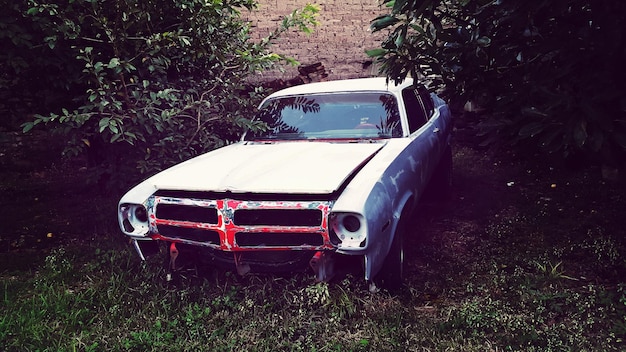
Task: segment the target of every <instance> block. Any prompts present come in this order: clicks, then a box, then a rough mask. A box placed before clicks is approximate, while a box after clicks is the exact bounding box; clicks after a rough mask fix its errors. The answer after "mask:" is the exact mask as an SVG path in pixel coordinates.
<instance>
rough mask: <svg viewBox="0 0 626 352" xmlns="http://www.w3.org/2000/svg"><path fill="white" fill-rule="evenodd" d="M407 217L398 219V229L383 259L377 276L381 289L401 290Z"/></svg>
mask: <svg viewBox="0 0 626 352" xmlns="http://www.w3.org/2000/svg"><path fill="white" fill-rule="evenodd" d="M406 220H407V217H406V216H404V214H403V216H402V217H401V218H400V222H399V223H398V227H397V229H396V232H395V234H394V236H393V241H392V242H391V248H389V253H387V257H386V258H385V262H384V263H383V267H382V269H381V270H380V273H379V274H378V277H379V280H378V281H379V283H380V285H381V287H383V288H385V289H387V290H389V291H397V290H399V289H401V288H402V284H403V282H404V234H405V232H406Z"/></svg>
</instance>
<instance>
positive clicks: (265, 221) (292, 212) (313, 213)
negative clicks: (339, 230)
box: [234, 209, 322, 226]
mask: <svg viewBox="0 0 626 352" xmlns="http://www.w3.org/2000/svg"><path fill="white" fill-rule="evenodd" d="M234 222H235V224H237V225H241V226H320V225H321V224H322V211H321V210H319V209H241V210H237V211H235V218H234Z"/></svg>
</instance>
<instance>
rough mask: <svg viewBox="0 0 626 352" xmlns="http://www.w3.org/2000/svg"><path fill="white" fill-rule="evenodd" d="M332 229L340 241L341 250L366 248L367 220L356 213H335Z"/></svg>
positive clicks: (331, 219) (332, 216)
mask: <svg viewBox="0 0 626 352" xmlns="http://www.w3.org/2000/svg"><path fill="white" fill-rule="evenodd" d="M330 222H331V229H332V231H333V233H334V235H335V236H336V237H337V239H339V242H340V244H339V246H340V247H341V248H349V247H352V248H362V247H365V240H366V238H367V228H366V223H365V219H364V218H363V216H362V215H361V214H356V213H338V214H336V213H333V214H331V218H330Z"/></svg>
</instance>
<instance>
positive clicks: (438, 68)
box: [368, 0, 626, 166]
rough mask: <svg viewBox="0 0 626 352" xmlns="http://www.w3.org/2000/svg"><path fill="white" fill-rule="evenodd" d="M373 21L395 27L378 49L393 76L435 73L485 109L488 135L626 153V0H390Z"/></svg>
mask: <svg viewBox="0 0 626 352" xmlns="http://www.w3.org/2000/svg"><path fill="white" fill-rule="evenodd" d="M384 3H387V4H388V5H389V7H390V13H389V14H388V15H384V16H380V17H378V18H376V19H375V20H374V21H373V22H372V29H373V30H382V29H385V28H390V29H392V31H391V32H390V35H389V36H388V38H387V39H386V40H385V41H384V43H383V44H382V47H381V48H380V49H375V50H371V51H369V52H368V53H369V54H370V55H371V56H373V57H376V58H377V60H378V62H379V63H380V64H381V65H382V66H381V67H382V71H383V72H384V73H385V74H387V75H388V76H389V78H390V79H393V80H401V79H403V78H404V77H406V76H407V75H408V74H410V73H412V74H413V75H414V76H418V75H423V76H426V77H430V78H432V79H433V82H432V89H444V95H446V96H447V98H448V99H449V100H450V101H452V102H453V105H454V106H457V107H459V108H460V107H462V106H463V104H465V103H466V102H467V101H471V102H472V103H473V104H474V105H478V106H479V107H481V108H482V109H483V110H484V111H485V112H487V113H486V114H484V115H483V118H482V120H481V121H480V123H479V124H478V125H477V126H476V127H477V129H478V132H479V133H480V135H482V136H484V137H485V138H484V143H485V144H489V143H496V142H497V143H505V144H515V145H518V146H521V147H522V148H520V150H525V151H530V152H531V153H534V152H537V151H538V150H540V151H544V152H548V153H557V152H558V153H562V155H564V156H572V155H576V156H580V155H584V156H589V157H590V158H589V159H587V160H591V159H592V158H593V159H595V160H596V161H598V160H599V161H601V162H603V163H605V164H608V165H611V166H619V165H618V163H619V161H620V160H624V157H626V108H625V107H626V99H625V98H624V96H626V94H625V93H626V83H625V80H624V79H623V77H624V74H623V72H622V69H621V65H620V63H621V62H623V61H624V59H626V52H625V51H624V50H623V48H624V46H625V45H626V42H625V40H626V30H625V29H624V27H623V26H620V25H619V23H620V21H621V19H623V18H624V17H625V16H626V4H624V3H621V2H620V3H618V2H592V1H589V0H574V1H565V0H563V1H539V2H532V3H530V2H528V1H524V0H508V1H484V0H470V1H456V0H452V1H442V0H403V1H400V0H396V1H390V0H387V1H384Z"/></svg>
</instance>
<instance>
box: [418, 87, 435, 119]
mask: <svg viewBox="0 0 626 352" xmlns="http://www.w3.org/2000/svg"><path fill="white" fill-rule="evenodd" d="M417 92H418V94H419V97H420V101H421V102H422V105H423V107H424V110H425V111H426V116H427V119H430V118H431V117H432V116H433V112H434V110H435V103H433V98H432V97H431V96H430V92H429V91H428V89H426V87H424V86H419V87H418V88H417Z"/></svg>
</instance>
